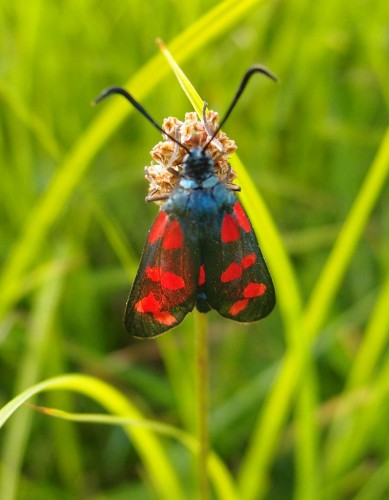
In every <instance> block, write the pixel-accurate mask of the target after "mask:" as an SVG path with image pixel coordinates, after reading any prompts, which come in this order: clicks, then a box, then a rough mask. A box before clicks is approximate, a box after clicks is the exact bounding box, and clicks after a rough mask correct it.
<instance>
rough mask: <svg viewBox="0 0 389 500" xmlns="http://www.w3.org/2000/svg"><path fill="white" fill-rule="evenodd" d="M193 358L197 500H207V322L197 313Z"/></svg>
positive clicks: (204, 315) (205, 317)
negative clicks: (196, 444) (197, 447)
mask: <svg viewBox="0 0 389 500" xmlns="http://www.w3.org/2000/svg"><path fill="white" fill-rule="evenodd" d="M195 357H196V359H195V364H196V366H195V380H196V410H197V437H198V442H199V453H198V463H197V466H198V487H199V498H200V499H201V500H208V498H209V482H208V471H207V460H208V452H209V430H208V368H209V365H208V321H207V315H206V314H201V313H199V312H197V311H196V314H195Z"/></svg>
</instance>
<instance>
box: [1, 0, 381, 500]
mask: <svg viewBox="0 0 389 500" xmlns="http://www.w3.org/2000/svg"><path fill="white" fill-rule="evenodd" d="M213 9H216V11H214V10H213ZM213 12H216V15H213V14H212V13H213ZM204 18H205V22H204V23H203V24H201V23H202V22H203V19H204ZM0 30H1V31H0V33H1V35H0V37H1V48H0V51H1V58H0V103H1V113H0V141H1V142H0V169H1V174H0V256H1V257H0V263H1V276H0V314H1V317H0V405H1V406H3V405H4V404H6V403H7V402H8V401H9V400H10V399H11V398H12V397H14V396H15V395H16V394H19V393H20V392H21V391H22V390H24V389H26V388H28V387H30V386H32V385H34V384H35V383H37V382H39V381H41V380H45V379H47V378H49V377H51V376H54V375H58V374H64V373H69V372H76V373H85V374H89V375H93V376H95V377H97V378H99V379H102V380H105V381H106V382H108V383H109V384H112V386H114V387H116V388H118V389H119V390H120V391H121V392H122V393H123V394H125V395H126V397H128V398H129V399H130V400H131V401H132V402H133V403H134V404H136V405H137V407H138V408H139V409H140V410H142V412H143V413H144V414H145V415H146V416H147V417H148V418H152V419H154V420H159V421H161V422H166V423H170V424H173V425H175V426H177V427H179V428H183V429H185V430H186V431H188V432H193V428H194V422H193V390H194V389H193V380H192V371H193V367H192V364H193V315H190V316H188V318H187V319H186V320H185V322H184V323H183V324H182V325H181V326H179V327H178V328H177V329H175V330H173V331H172V332H169V333H168V334H166V335H165V336H163V337H162V338H161V339H160V340H158V341H147V342H140V341H135V340H132V339H131V338H129V336H128V334H127V333H126V331H125V330H124V328H123V326H122V316H123V310H124V304H125V300H126V297H127V294H128V291H129V289H130V285H131V281H132V279H133V277H134V273H135V272H136V268H137V264H138V260H139V256H140V252H141V250H142V247H143V243H144V241H145V238H146V234H147V231H148V229H149V227H150V225H151V223H152V220H153V218H154V217H155V215H156V212H157V207H156V206H155V205H153V204H149V205H146V204H145V203H144V197H145V195H146V192H147V183H146V181H145V180H144V170H143V167H144V166H145V165H148V164H149V163H150V156H149V151H150V150H151V148H152V147H153V145H154V144H155V143H156V142H158V141H159V140H160V135H159V134H158V132H157V131H156V130H155V129H154V128H153V127H151V126H150V124H149V123H147V122H146V120H145V119H144V118H143V117H141V116H140V115H139V114H137V113H134V112H133V110H131V108H130V106H129V105H128V104H127V103H125V102H121V101H120V102H119V100H117V101H115V99H113V100H112V102H109V103H104V104H101V105H99V106H98V107H92V106H91V105H90V102H91V101H92V100H93V99H94V98H95V97H96V96H97V95H98V94H99V92H100V91H101V90H102V89H103V88H105V87H107V86H110V85H113V84H120V85H123V84H125V82H127V81H128V80H129V79H130V82H129V84H128V88H129V90H130V91H132V92H133V94H134V95H135V97H137V98H138V99H139V100H140V101H141V102H142V104H144V106H145V107H146V108H147V110H149V112H150V113H151V114H152V115H153V117H154V118H155V119H156V120H157V121H158V122H162V120H163V118H164V117H166V116H177V117H178V118H180V119H182V118H183V116H184V113H185V112H186V111H189V110H190V105H189V103H188V101H187V99H186V97H185V95H184V94H183V92H182V91H181V89H180V87H179V85H178V83H177V81H176V79H175V77H174V75H173V74H172V72H171V70H170V69H169V67H168V64H167V62H166V61H165V60H164V59H163V57H162V56H161V55H160V54H158V49H157V47H156V45H155V39H156V38H157V37H161V38H162V39H163V40H164V41H165V42H166V43H167V44H168V45H169V47H170V49H171V51H172V54H173V56H175V57H176V58H177V61H178V62H179V63H180V65H181V67H182V68H183V70H184V71H185V73H186V74H187V76H188V77H189V79H190V80H191V82H192V83H193V84H194V85H195V87H196V89H197V90H198V91H199V93H200V95H201V96H202V97H203V98H204V99H205V100H207V102H208V103H209V106H210V108H211V109H215V110H217V111H219V112H220V113H221V114H222V113H223V111H224V110H225V109H226V108H227V105H228V104H229V102H230V99H231V97H232V95H233V93H234V91H235V88H236V86H237V85H238V83H239V81H240V78H241V76H242V75H243V73H244V71H245V70H246V69H247V68H248V67H249V66H250V65H251V64H253V63H261V64H264V65H266V66H267V67H268V68H269V69H271V70H272V71H273V72H274V73H276V74H277V75H278V77H279V78H280V83H279V84H278V85H273V84H272V83H271V82H267V81H265V80H261V79H260V78H258V79H253V81H252V82H250V85H249V87H248V89H247V90H246V92H245V94H244V96H243V97H242V99H241V101H240V102H239V104H238V106H237V108H236V109H235V111H234V113H233V115H232V117H231V118H230V120H229V122H228V123H227V124H226V125H225V127H224V129H225V131H226V132H227V134H228V135H229V137H231V138H233V139H234V140H235V141H236V142H237V144H238V147H239V150H238V153H239V157H240V159H241V160H242V161H243V162H244V164H245V166H246V168H247V170H248V172H249V174H250V177H251V179H252V181H253V182H254V184H255V186H256V187H257V188H258V190H259V191H260V193H261V195H262V196H263V198H264V200H265V203H266V205H267V207H268V209H269V211H270V213H271V216H272V219H273V221H274V222H275V227H276V235H278V237H280V238H281V239H280V240H279V241H282V242H283V244H284V247H285V250H286V253H283V254H281V257H282V259H283V260H280V259H281V257H280V259H279V258H278V250H277V249H276V248H275V247H274V251H273V247H272V245H273V239H272V238H270V236H268V234H267V233H266V231H263V232H261V231H258V227H259V228H260V227H261V220H255V213H254V214H252V212H250V216H251V218H252V219H253V222H254V223H255V224H256V228H257V233H258V238H259V240H260V242H261V244H262V247H263V250H264V253H265V255H266V258H267V261H268V263H269V266H270V268H271V270H272V272H273V275H274V279H275V284H276V289H277V291H279V299H280V300H279V306H278V307H276V309H275V311H274V312H273V313H272V315H271V316H270V317H269V318H267V319H265V320H264V321H261V322H260V323H257V324H254V325H250V326H245V325H239V324H235V323H232V322H229V321H227V320H224V319H222V318H221V317H219V316H218V315H217V314H216V313H214V312H211V313H210V314H209V321H210V357H211V381H210V385H211V389H210V406H211V415H210V425H211V440H212V446H213V448H214V450H215V451H216V452H217V453H218V454H219V456H220V457H221V459H222V460H223V461H224V463H225V464H226V466H227V467H228V469H229V470H230V472H231V474H232V477H233V478H234V481H236V485H237V486H236V489H237V494H236V497H237V498H244V499H245V498H253V499H254V498H280V499H289V498H299V499H304V500H305V499H308V498H313V499H315V498H328V499H335V498H358V499H359V500H361V499H380V498H382V499H383V498H388V495H389V435H388V430H387V429H388V425H387V423H388V421H389V404H388V402H389V400H388V391H389V374H388V373H386V372H387V370H388V366H389V364H388V359H387V358H388V355H389V353H388V349H387V336H388V307H387V305H388V301H389V285H388V283H389V280H388V270H389V268H388V265H389V257H388V250H389V237H388V228H389V217H388V201H387V200H388V195H389V192H388V188H387V186H386V185H385V182H386V174H387V172H386V171H387V164H388V149H389V145H388V138H387V137H386V136H385V133H386V127H387V124H388V106H389V90H388V89H389V85H388V82H389V64H388V61H389V3H388V2H387V1H386V0H377V1H376V2H374V4H373V3H372V2H368V1H367V0H356V1H354V2H351V1H345V0H344V1H335V0H327V1H324V0H318V1H316V2H310V1H308V0H285V1H282V0H279V1H271V0H269V1H266V2H264V1H254V0H251V1H247V0H237V1H232V0H230V1H228V2H217V1H208V2H205V1H203V0H200V1H198V2H178V1H174V0H172V1H167V0H164V1H160V0H149V1H138V0H131V1H126V0H121V1H117V0H112V1H110V2H98V1H96V0H86V1H82V2H80V1H79V0H78V1H74V0H68V1H62V2H47V1H46V2H45V1H42V0H34V1H33V2H23V3H22V2H11V1H9V0H5V2H2V4H1V6H0ZM130 112H131V115H130V116H127V114H129V113H130ZM385 137H386V138H385ZM370 175H372V177H371V183H369V182H370V181H368V179H370V177H369V176H370ZM237 183H238V184H240V182H239V179H238V181H237ZM242 187H243V190H244V183H243V182H242ZM358 204H359V205H358ZM356 206H357V207H359V208H357V209H356V211H355V212H353V213H354V218H353V219H350V218H349V214H350V210H352V207H356ZM247 209H248V210H250V207H249V206H247ZM346 221H349V222H350V224H349V225H347V222H346ZM339 238H341V239H339ZM335 245H336V246H335ZM277 248H278V247H277ZM334 248H335V251H334ZM281 251H282V247H281ZM334 255H335V257H334ZM288 256H289V259H290V262H291V266H289V259H288ZM330 256H332V257H330ZM331 258H333V261H332V263H333V265H332V267H331V265H330V264H328V263H329V262H331V260H329V259H331ZM288 266H289V267H288ZM284 276H285V277H284ZM320 287H321V288H320ZM296 290H297V292H296ZM300 299H301V300H300ZM315 322H316V323H315ZM385 370H386V371H385ZM290 374H292V377H290ZM289 380H290V384H289ZM36 401H37V402H38V404H41V405H46V406H53V407H56V408H63V409H67V410H69V411H75V412H90V413H94V412H99V411H101V407H100V406H98V405H97V404H95V403H94V402H93V401H91V400H89V399H87V398H85V397H82V396H74V395H73V394H71V393H69V392H52V393H49V394H46V395H43V396H40V397H39V398H38V399H37V400H36ZM162 443H163V447H164V449H165V451H166V453H167V456H168V457H169V461H170V462H171V464H172V465H173V468H174V470H175V472H176V474H177V477H178V481H179V482H180V483H181V485H182V490H183V491H184V492H185V498H192V495H193V491H194V490H193V488H194V487H193V473H192V461H191V458H190V455H189V454H188V452H187V451H186V450H185V449H184V447H183V446H182V445H181V444H179V443H177V442H176V441H175V440H170V439H163V440H162ZM0 452H1V462H2V465H1V469H0V471H1V476H0V481H1V483H0V492H2V496H1V498H2V499H4V500H10V499H12V498H20V499H24V498H26V499H27V498H28V499H46V498H47V499H50V498H54V497H55V498H58V499H70V498H91V499H92V498H93V499H103V498H104V499H105V498H107V499H108V498H109V499H121V498H140V499H143V498H144V499H149V498H159V496H158V493H156V492H155V490H154V489H153V487H152V485H151V483H152V481H151V480H150V477H148V475H147V474H146V473H145V471H144V464H143V462H142V459H140V458H139V456H138V454H137V453H136V451H135V449H134V447H133V446H132V443H131V442H130V441H129V440H127V439H126V437H125V435H124V433H123V431H122V429H121V428H120V427H105V426H102V425H99V426H96V425H88V424H71V423H69V422H62V421H59V420H56V419H52V418H49V417H46V416H43V415H41V414H35V413H34V412H32V410H31V409H29V408H22V409H20V410H19V411H18V412H17V413H15V414H14V415H13V416H12V417H11V418H10V420H9V421H8V422H7V423H6V425H5V426H4V427H3V428H2V430H1V433H0ZM218 496H220V494H219V495H218ZM172 498H173V497H172ZM226 498H227V497H226Z"/></svg>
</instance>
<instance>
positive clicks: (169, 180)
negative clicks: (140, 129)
mask: <svg viewBox="0 0 389 500" xmlns="http://www.w3.org/2000/svg"><path fill="white" fill-rule="evenodd" d="M218 121H219V115H218V113H216V111H212V110H210V111H209V112H208V114H207V119H206V123H204V122H203V121H199V119H198V117H197V114H196V113H195V112H194V111H192V112H190V113H186V114H185V120H184V121H183V122H182V121H181V120H179V119H178V118H175V117H169V118H165V120H164V122H163V125H162V128H163V130H164V131H165V132H167V133H168V134H170V135H172V136H173V137H175V138H176V139H177V141H179V142H180V143H181V144H183V145H184V146H185V147H186V148H187V149H192V148H194V147H197V146H205V145H206V144H207V142H208V141H209V139H210V137H211V135H212V133H213V132H214V131H215V130H216V128H217V126H218ZM236 149H237V146H236V144H235V141H233V140H231V139H229V138H228V137H227V135H226V134H225V133H224V132H219V133H218V135H217V138H214V139H213V140H212V142H211V143H210V144H209V146H208V147H207V153H208V154H209V155H210V156H211V157H212V159H213V161H214V163H215V175H217V177H219V178H220V179H221V180H222V181H223V182H226V183H230V182H232V181H233V180H234V179H235V178H236V173H235V172H234V170H232V168H231V166H230V164H229V163H228V161H227V158H228V157H229V156H230V154H231V153H233V152H234V151H235V150H236ZM186 154H187V153H186V151H185V149H184V148H181V147H180V146H179V145H178V144H176V143H175V142H173V141H172V140H171V139H169V138H167V140H165V141H163V142H159V143H158V144H156V145H155V146H154V148H153V149H152V151H151V157H152V158H153V161H152V162H151V165H150V166H148V167H145V172H146V179H147V180H148V181H149V183H150V186H149V193H148V199H149V200H152V201H156V202H157V203H162V202H163V201H161V200H164V199H166V198H167V197H168V196H169V194H170V193H171V192H172V191H173V189H174V188H175V186H176V185H177V184H178V182H179V179H180V175H181V172H182V169H183V163H184V157H185V155H186Z"/></svg>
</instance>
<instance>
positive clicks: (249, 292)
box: [243, 283, 266, 299]
mask: <svg viewBox="0 0 389 500" xmlns="http://www.w3.org/2000/svg"><path fill="white" fill-rule="evenodd" d="M265 292H266V285H265V284H264V283H249V284H248V285H247V286H246V288H245V289H244V290H243V297H245V298H246V299H251V298H253V297H259V296H260V295H263V294H264V293H265Z"/></svg>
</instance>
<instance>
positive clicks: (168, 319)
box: [153, 311, 177, 326]
mask: <svg viewBox="0 0 389 500" xmlns="http://www.w3.org/2000/svg"><path fill="white" fill-rule="evenodd" d="M153 317H154V319H155V320H156V321H158V323H162V324H163V325H167V326H172V325H174V323H175V322H176V321H177V320H176V318H175V317H174V316H173V315H172V314H170V312H169V311H162V312H157V313H154V314H153Z"/></svg>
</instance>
